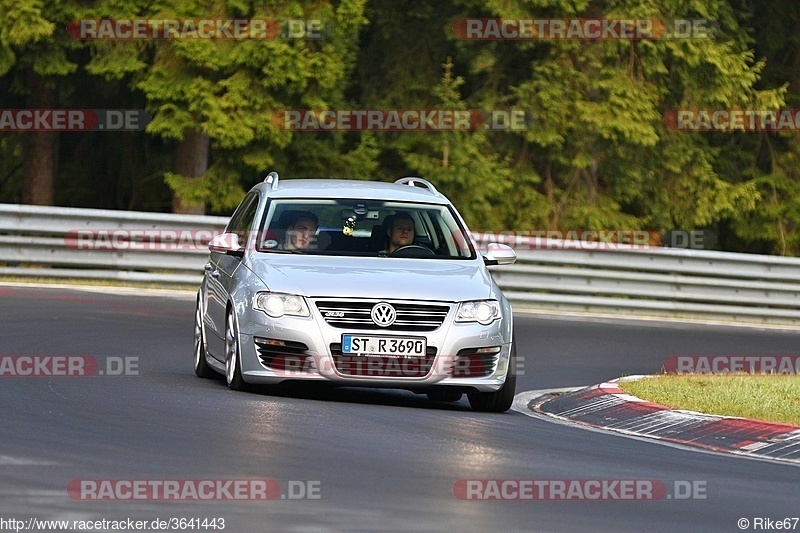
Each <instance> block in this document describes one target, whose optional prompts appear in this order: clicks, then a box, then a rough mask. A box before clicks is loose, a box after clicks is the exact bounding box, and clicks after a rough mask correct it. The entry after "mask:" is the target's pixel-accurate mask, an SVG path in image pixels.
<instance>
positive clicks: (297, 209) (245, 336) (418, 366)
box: [194, 172, 516, 412]
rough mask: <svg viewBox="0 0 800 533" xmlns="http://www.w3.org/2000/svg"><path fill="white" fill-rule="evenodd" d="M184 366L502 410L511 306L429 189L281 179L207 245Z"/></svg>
mask: <svg viewBox="0 0 800 533" xmlns="http://www.w3.org/2000/svg"><path fill="white" fill-rule="evenodd" d="M209 250H210V252H211V254H210V258H209V261H208V263H207V264H206V266H205V275H204V277H203V281H202V283H201V285H200V290H199V292H198V298H197V310H196V313H195V334H194V366H195V373H196V374H197V375H198V376H200V377H202V378H210V377H215V376H218V375H219V374H223V375H224V376H225V378H226V380H227V383H228V385H229V386H230V388H232V389H234V390H246V389H249V388H250V387H251V386H252V385H257V384H264V385H270V384H278V383H281V382H283V381H287V380H300V381H321V382H328V383H331V384H334V385H340V386H350V387H352V386H356V387H380V388H400V389H407V390H411V391H413V392H415V393H420V394H427V395H428V397H429V398H430V399H431V400H433V401H443V402H444V401H447V402H455V401H458V400H460V399H461V397H462V395H463V394H464V393H466V395H467V399H468V400H469V403H470V405H471V406H472V408H473V409H476V410H480V411H495V412H502V411H506V410H508V409H509V408H510V407H511V404H512V402H513V399H514V389H515V382H516V379H515V373H514V371H515V347H514V343H513V319H512V314H511V305H510V304H509V303H508V301H507V300H506V298H505V297H504V296H503V294H502V292H501V291H500V289H499V288H498V286H497V284H496V283H495V282H494V280H493V279H492V277H491V275H490V274H489V271H488V269H487V268H486V267H487V266H490V265H498V264H511V263H513V262H514V261H515V260H516V255H515V253H514V251H513V250H512V249H511V248H509V247H508V246H504V245H502V244H490V245H489V246H488V247H487V248H486V250H485V253H483V254H482V255H481V254H480V253H479V250H478V247H477V245H476V243H475V241H474V239H473V238H472V236H471V234H470V233H469V230H468V229H467V227H466V225H465V224H464V221H463V219H462V218H461V216H460V215H459V214H458V212H457V211H456V209H455V208H454V207H453V205H452V204H451V203H450V201H449V200H448V199H447V198H446V197H445V196H444V195H442V194H441V193H439V192H438V191H437V190H436V188H435V187H434V186H433V185H432V184H431V183H429V182H427V181H425V180H423V179H420V178H403V179H400V180H398V181H397V182H395V183H380V182H368V181H349V180H333V179H330V180H282V181H281V180H279V179H278V175H277V174H276V173H274V172H273V173H270V174H269V175H268V176H267V178H266V179H265V180H264V182H263V183H259V184H258V185H256V186H255V187H253V188H252V189H251V190H250V191H249V192H248V193H247V195H246V196H245V198H244V200H242V203H241V204H240V205H239V206H238V208H237V209H236V211H235V212H234V213H233V216H232V217H231V219H230V222H229V223H228V226H227V227H226V229H225V232H224V233H222V234H220V235H217V236H215V237H214V238H213V239H212V240H211V242H210V243H209Z"/></svg>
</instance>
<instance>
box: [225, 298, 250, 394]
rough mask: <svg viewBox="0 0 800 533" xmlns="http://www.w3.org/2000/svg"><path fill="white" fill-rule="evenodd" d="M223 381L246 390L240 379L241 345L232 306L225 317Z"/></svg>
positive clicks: (237, 388) (242, 380) (235, 388)
mask: <svg viewBox="0 0 800 533" xmlns="http://www.w3.org/2000/svg"><path fill="white" fill-rule="evenodd" d="M225 381H227V382H228V387H230V388H231V389H233V390H236V391H243V390H247V389H248V387H247V383H245V382H244V379H242V347H241V340H240V339H239V326H238V323H237V322H236V315H235V314H234V311H233V308H230V309H228V315H227V317H226V318H225Z"/></svg>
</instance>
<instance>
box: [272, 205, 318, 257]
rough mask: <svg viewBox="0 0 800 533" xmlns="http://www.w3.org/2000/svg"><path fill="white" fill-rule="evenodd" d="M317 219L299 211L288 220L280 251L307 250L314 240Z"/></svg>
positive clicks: (313, 215) (311, 214) (309, 213)
mask: <svg viewBox="0 0 800 533" xmlns="http://www.w3.org/2000/svg"><path fill="white" fill-rule="evenodd" d="M318 226H319V219H317V216H316V215H315V214H314V213H311V212H309V211H299V212H297V213H296V214H294V215H293V216H292V217H291V218H290V219H289V225H288V226H287V227H286V239H285V241H284V243H283V245H282V246H281V247H280V249H282V250H307V249H308V248H309V246H311V243H313V242H314V241H315V240H316V238H315V235H316V233H317V228H318Z"/></svg>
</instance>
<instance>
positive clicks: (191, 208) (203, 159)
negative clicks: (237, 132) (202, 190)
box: [172, 130, 209, 215]
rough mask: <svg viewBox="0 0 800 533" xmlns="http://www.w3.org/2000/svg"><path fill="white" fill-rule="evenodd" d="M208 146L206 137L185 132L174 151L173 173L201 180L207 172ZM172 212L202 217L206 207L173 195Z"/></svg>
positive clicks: (198, 133)
mask: <svg viewBox="0 0 800 533" xmlns="http://www.w3.org/2000/svg"><path fill="white" fill-rule="evenodd" d="M208 145H209V142H208V135H206V134H204V133H201V132H199V131H195V130H189V131H186V132H185V133H184V135H183V140H182V141H181V142H180V144H179V145H178V149H177V150H176V151H175V173H176V174H180V175H181V176H184V177H186V178H194V179H199V178H201V177H202V176H203V174H205V173H206V170H208ZM172 212H173V213H186V214H193V215H203V214H205V212H206V206H205V205H203V204H199V205H196V204H190V203H187V202H185V201H184V200H183V199H182V198H180V197H179V196H178V195H177V194H174V193H173V196H172Z"/></svg>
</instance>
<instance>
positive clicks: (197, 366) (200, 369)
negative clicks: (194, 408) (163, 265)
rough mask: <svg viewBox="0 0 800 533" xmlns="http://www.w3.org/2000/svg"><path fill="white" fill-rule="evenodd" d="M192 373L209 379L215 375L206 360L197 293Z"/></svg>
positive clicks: (201, 316)
mask: <svg viewBox="0 0 800 533" xmlns="http://www.w3.org/2000/svg"><path fill="white" fill-rule="evenodd" d="M194 373H195V374H196V375H197V377H200V378H204V379H209V378H213V377H216V376H217V375H218V374H217V373H216V372H214V369H213V368H211V367H210V366H209V364H208V362H206V340H205V337H204V333H203V314H202V311H201V308H200V295H199V294H198V295H197V307H196V309H195V312H194Z"/></svg>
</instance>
